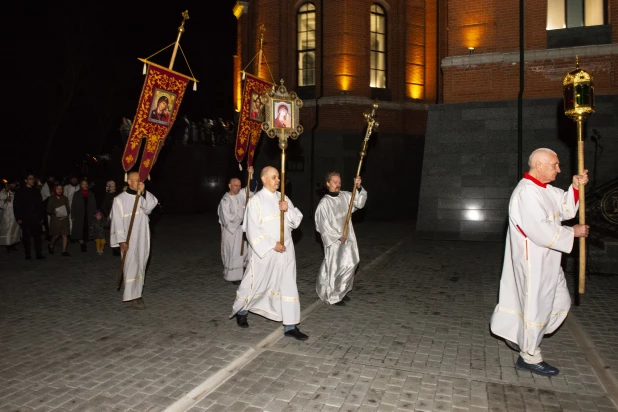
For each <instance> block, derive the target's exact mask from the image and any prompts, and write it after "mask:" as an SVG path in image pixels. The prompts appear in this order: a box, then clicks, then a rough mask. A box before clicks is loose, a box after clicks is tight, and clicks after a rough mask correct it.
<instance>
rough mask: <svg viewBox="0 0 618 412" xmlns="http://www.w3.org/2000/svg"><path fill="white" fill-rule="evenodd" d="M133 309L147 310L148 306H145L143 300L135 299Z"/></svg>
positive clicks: (132, 303) (132, 304) (132, 302)
mask: <svg viewBox="0 0 618 412" xmlns="http://www.w3.org/2000/svg"><path fill="white" fill-rule="evenodd" d="M131 307H132V308H133V309H137V310H144V309H146V305H144V301H143V300H142V298H137V299H133V300H132V301H131Z"/></svg>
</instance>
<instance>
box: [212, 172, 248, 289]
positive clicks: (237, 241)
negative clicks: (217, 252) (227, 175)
mask: <svg viewBox="0 0 618 412" xmlns="http://www.w3.org/2000/svg"><path fill="white" fill-rule="evenodd" d="M248 173H249V174H253V167H252V166H251V167H249V170H248ZM228 187H229V189H230V191H229V192H227V193H226V194H225V195H223V198H222V199H221V201H220V202H219V208H218V210H217V214H218V215H219V224H220V225H221V260H222V262H223V279H225V280H227V281H229V282H232V283H233V284H235V285H239V284H240V281H241V280H242V276H243V272H244V269H245V266H247V262H248V261H249V250H248V249H249V247H248V246H247V242H246V241H245V240H243V233H244V232H243V230H242V222H243V219H244V217H245V202H246V200H247V196H246V193H245V190H243V191H242V192H241V190H240V179H237V178H235V177H234V178H232V179H230V183H229V184H228ZM249 196H250V197H251V196H253V193H252V192H249ZM243 244H244V245H243ZM241 249H242V250H243V253H242V255H241V253H240V251H241Z"/></svg>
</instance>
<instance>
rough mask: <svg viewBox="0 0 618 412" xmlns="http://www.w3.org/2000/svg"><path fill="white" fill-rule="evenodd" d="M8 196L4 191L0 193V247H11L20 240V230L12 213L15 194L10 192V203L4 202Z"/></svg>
mask: <svg viewBox="0 0 618 412" xmlns="http://www.w3.org/2000/svg"><path fill="white" fill-rule="evenodd" d="M8 196H9V193H8V192H7V191H6V189H2V191H0V246H11V245H14V244H15V243H17V242H19V241H20V240H21V228H20V227H19V225H18V224H17V220H15V214H14V213H13V202H14V201H15V192H11V201H10V202H7V201H6V200H7V199H8Z"/></svg>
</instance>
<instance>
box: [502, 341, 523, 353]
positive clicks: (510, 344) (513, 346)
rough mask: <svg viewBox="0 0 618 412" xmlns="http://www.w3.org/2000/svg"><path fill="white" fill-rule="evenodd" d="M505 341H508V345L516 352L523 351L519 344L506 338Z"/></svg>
mask: <svg viewBox="0 0 618 412" xmlns="http://www.w3.org/2000/svg"><path fill="white" fill-rule="evenodd" d="M504 343H506V346H508V347H509V348H510V349H512V350H514V351H515V352H521V349H520V348H519V345H518V344H516V343H515V342H513V341H511V340H508V339H505V340H504Z"/></svg>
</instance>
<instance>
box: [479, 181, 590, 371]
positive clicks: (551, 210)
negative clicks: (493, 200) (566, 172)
mask: <svg viewBox="0 0 618 412" xmlns="http://www.w3.org/2000/svg"><path fill="white" fill-rule="evenodd" d="M574 195H575V193H574V191H573V186H570V187H569V190H568V191H567V192H565V191H563V190H561V189H558V188H555V187H553V186H550V185H546V187H542V183H540V182H538V183H535V182H534V181H532V180H531V179H529V178H524V179H522V180H521V181H520V182H519V184H518V185H517V187H516V188H515V190H514V191H513V194H512V195H511V200H510V203H509V229H508V232H507V239H506V248H505V253H504V266H503V268H502V278H501V280H500V294H499V298H498V305H497V306H496V309H495V311H494V313H493V315H492V317H491V322H490V326H491V331H492V332H493V333H494V334H496V335H498V336H500V337H502V338H505V339H508V340H510V341H512V342H516V343H517V344H518V345H519V347H520V348H521V351H522V354H524V355H525V354H528V355H530V356H533V355H536V354H539V350H538V347H539V345H540V343H541V340H542V339H543V335H545V334H548V333H552V332H554V331H555V330H556V329H557V328H558V327H559V326H560V324H562V322H563V321H564V319H565V318H566V316H567V314H568V312H569V308H570V307H571V298H570V296H569V291H568V289H567V285H566V281H565V279H564V272H563V271H562V267H561V266H560V261H561V258H562V253H570V252H571V249H572V247H573V239H574V236H573V228H571V227H567V226H562V223H561V222H562V221H563V220H569V219H572V218H573V217H575V213H576V212H577V209H578V207H579V202H575V198H574ZM539 359H540V358H539ZM535 363H536V362H535Z"/></svg>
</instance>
